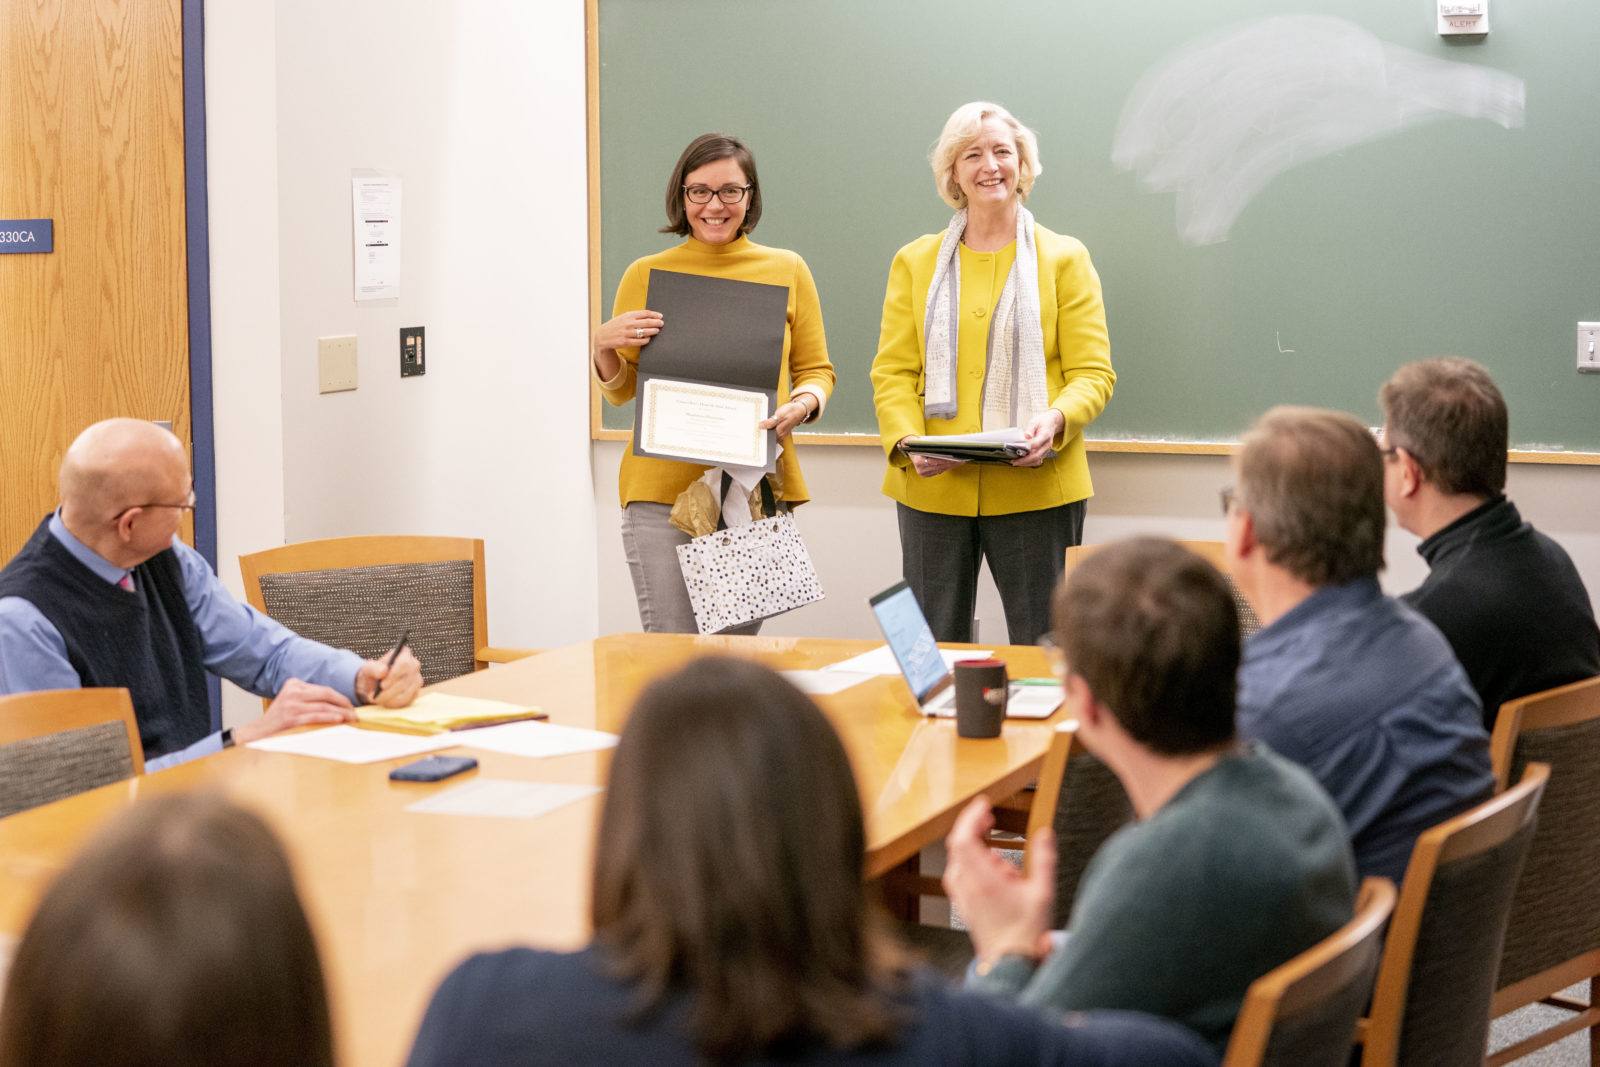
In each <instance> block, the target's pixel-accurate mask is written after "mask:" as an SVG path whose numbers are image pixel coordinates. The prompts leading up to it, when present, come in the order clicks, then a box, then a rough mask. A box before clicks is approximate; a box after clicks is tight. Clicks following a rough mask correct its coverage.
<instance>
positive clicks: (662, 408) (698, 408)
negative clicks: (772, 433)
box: [638, 378, 767, 467]
mask: <svg viewBox="0 0 1600 1067" xmlns="http://www.w3.org/2000/svg"><path fill="white" fill-rule="evenodd" d="M638 417H639V419H640V420H641V421H640V423H639V443H640V445H641V446H642V447H643V448H644V450H645V451H647V452H660V453H666V454H669V455H673V456H681V457H683V458H684V459H691V460H695V461H697V462H700V463H711V464H714V465H716V466H719V467H720V466H724V465H728V464H732V465H735V466H741V467H765V466H766V465H767V431H765V430H763V429H761V422H762V420H763V419H765V418H766V417H767V394H766V393H763V392H759V391H756V390H753V389H730V388H728V387H727V386H723V385H707V384H705V383H703V382H679V381H673V380H671V379H669V378H651V379H650V380H648V381H646V382H645V383H644V395H643V396H642V397H640V398H639V414H638Z"/></svg>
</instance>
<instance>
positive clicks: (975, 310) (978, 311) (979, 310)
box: [972, 308, 987, 319]
mask: <svg viewBox="0 0 1600 1067" xmlns="http://www.w3.org/2000/svg"><path fill="white" fill-rule="evenodd" d="M972 313H973V314H974V315H976V316H977V317H978V318H980V319H981V318H983V316H984V315H986V314H987V312H985V311H984V310H983V308H973V309H972Z"/></svg>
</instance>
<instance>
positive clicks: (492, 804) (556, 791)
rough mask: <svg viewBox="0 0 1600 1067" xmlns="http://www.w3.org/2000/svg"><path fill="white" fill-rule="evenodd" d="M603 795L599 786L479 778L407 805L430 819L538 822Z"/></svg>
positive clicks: (407, 807) (409, 809)
mask: <svg viewBox="0 0 1600 1067" xmlns="http://www.w3.org/2000/svg"><path fill="white" fill-rule="evenodd" d="M598 792H600V787H599V786H597V785H558V784H556V783H553V782H516V781H506V780H504V779H500V778H479V779H477V780H475V781H471V782H467V783H465V784H464V785H458V786H456V787H455V788H454V789H446V790H445V791H444V792H442V793H435V794H434V795H433V796H431V797H428V798H427V799H426V800H419V801H417V802H416V803H415V804H407V805H406V810H407V811H420V812H424V813H426V814H430V815H490V816H495V817H497V818H502V819H536V818H538V817H539V816H541V815H544V814H545V813H547V812H551V811H555V810H556V809H557V808H561V807H565V806H566V805H568V804H571V803H572V802H573V801H575V800H582V799H583V798H584V797H592V796H594V795H595V794H596V793H598Z"/></svg>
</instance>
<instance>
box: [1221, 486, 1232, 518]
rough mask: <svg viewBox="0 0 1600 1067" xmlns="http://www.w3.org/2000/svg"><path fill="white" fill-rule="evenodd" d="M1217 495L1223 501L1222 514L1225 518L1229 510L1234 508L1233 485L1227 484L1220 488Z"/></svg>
mask: <svg viewBox="0 0 1600 1067" xmlns="http://www.w3.org/2000/svg"><path fill="white" fill-rule="evenodd" d="M1217 497H1218V498H1219V499H1220V500H1221V501H1222V515H1223V517H1224V518H1226V517H1227V515H1228V512H1229V511H1231V510H1233V497H1234V492H1233V486H1231V485H1225V486H1223V487H1222V488H1221V489H1218V490H1217Z"/></svg>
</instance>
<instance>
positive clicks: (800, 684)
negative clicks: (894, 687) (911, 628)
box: [778, 669, 877, 696]
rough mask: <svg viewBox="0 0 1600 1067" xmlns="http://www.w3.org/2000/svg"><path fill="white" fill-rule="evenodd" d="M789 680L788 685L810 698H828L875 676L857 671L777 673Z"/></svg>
mask: <svg viewBox="0 0 1600 1067" xmlns="http://www.w3.org/2000/svg"><path fill="white" fill-rule="evenodd" d="M778 673H779V674H781V675H783V676H784V677H785V678H787V679H788V680H789V684H790V685H792V686H794V687H795V688H796V689H798V690H800V692H802V693H810V694H811V695H812V696H828V695H830V694H833V693H842V692H843V691H844V690H846V689H849V688H850V687H851V686H853V685H860V684H861V683H862V682H864V681H866V680H867V679H868V678H876V677H877V675H876V674H867V673H865V672H859V671H836V670H831V669H830V670H820V671H779V672H778Z"/></svg>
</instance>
